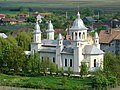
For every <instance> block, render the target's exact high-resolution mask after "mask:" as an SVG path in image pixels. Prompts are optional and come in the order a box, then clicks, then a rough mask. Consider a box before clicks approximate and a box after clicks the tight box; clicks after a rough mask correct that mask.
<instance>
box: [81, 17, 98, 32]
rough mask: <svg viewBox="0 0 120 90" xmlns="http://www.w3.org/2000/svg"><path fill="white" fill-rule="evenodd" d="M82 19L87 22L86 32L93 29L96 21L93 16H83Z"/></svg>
mask: <svg viewBox="0 0 120 90" xmlns="http://www.w3.org/2000/svg"><path fill="white" fill-rule="evenodd" d="M83 21H84V22H85V23H86V24H87V28H88V32H92V31H94V23H95V22H96V20H95V19H94V18H93V17H91V16H88V17H84V18H83Z"/></svg>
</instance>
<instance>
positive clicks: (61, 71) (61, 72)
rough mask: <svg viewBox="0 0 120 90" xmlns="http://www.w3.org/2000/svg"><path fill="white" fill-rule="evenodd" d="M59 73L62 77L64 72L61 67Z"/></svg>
mask: <svg viewBox="0 0 120 90" xmlns="http://www.w3.org/2000/svg"><path fill="white" fill-rule="evenodd" d="M59 73H60V74H61V75H62V76H64V70H63V67H61V68H60V69H59Z"/></svg>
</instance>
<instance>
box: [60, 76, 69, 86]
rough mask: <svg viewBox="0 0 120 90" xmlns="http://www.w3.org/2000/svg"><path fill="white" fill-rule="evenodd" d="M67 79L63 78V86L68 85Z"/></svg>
mask: <svg viewBox="0 0 120 90" xmlns="http://www.w3.org/2000/svg"><path fill="white" fill-rule="evenodd" d="M67 81H68V80H67V77H63V78H62V80H61V82H62V85H66V84H67Z"/></svg>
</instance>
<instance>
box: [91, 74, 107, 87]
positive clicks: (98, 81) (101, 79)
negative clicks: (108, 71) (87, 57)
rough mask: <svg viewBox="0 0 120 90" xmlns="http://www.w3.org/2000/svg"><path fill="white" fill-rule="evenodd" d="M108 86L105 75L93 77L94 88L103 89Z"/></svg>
mask: <svg viewBox="0 0 120 90" xmlns="http://www.w3.org/2000/svg"><path fill="white" fill-rule="evenodd" d="M107 86H108V80H107V78H106V77H105V76H104V75H103V74H100V73H98V74H97V75H95V76H94V77H93V81H92V87H93V88H96V89H103V88H106V87H107Z"/></svg>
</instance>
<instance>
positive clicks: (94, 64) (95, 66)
mask: <svg viewBox="0 0 120 90" xmlns="http://www.w3.org/2000/svg"><path fill="white" fill-rule="evenodd" d="M94 67H96V59H94Z"/></svg>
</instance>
